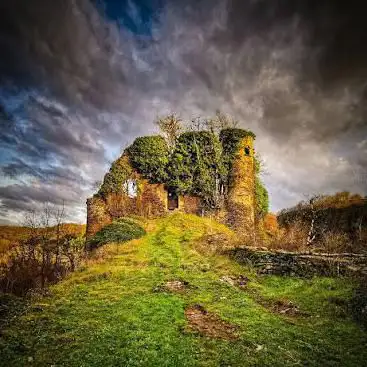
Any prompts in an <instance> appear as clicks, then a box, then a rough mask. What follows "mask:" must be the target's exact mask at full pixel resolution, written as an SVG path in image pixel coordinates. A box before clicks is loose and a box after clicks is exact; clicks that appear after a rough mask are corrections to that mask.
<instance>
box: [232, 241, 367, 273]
mask: <svg viewBox="0 0 367 367" xmlns="http://www.w3.org/2000/svg"><path fill="white" fill-rule="evenodd" d="M228 254H229V255H230V256H231V257H232V258H233V259H235V260H236V261H237V262H239V263H240V264H246V265H250V266H253V267H254V268H256V270H257V272H258V273H259V274H273V275H281V276H297V277H302V278H312V277H313V276H360V277H366V276H367V256H366V255H361V254H318V253H304V254H302V253H298V252H286V251H268V250H262V249H259V248H252V247H246V248H237V249H234V250H229V251H228Z"/></svg>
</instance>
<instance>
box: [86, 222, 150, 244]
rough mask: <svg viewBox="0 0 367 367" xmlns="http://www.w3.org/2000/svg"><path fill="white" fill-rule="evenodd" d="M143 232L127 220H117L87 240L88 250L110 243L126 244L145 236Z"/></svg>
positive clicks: (135, 224)
mask: <svg viewBox="0 0 367 367" xmlns="http://www.w3.org/2000/svg"><path fill="white" fill-rule="evenodd" d="M145 233H146V232H145V230H144V229H143V228H142V227H141V226H140V225H138V224H137V223H135V222H134V221H132V220H129V219H118V220H116V221H115V222H113V223H111V224H108V225H107V226H105V227H103V228H102V229H101V230H100V231H99V232H97V233H96V234H95V235H94V237H93V238H91V239H90V240H89V243H88V244H89V248H90V249H95V248H97V247H100V246H102V245H105V244H107V243H111V242H126V241H130V240H132V239H134V238H140V237H142V236H144V235H145Z"/></svg>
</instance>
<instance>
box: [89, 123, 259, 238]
mask: <svg viewBox="0 0 367 367" xmlns="http://www.w3.org/2000/svg"><path fill="white" fill-rule="evenodd" d="M254 138H255V136H254V134H253V133H251V132H248V131H246V130H242V129H226V130H225V131H224V132H223V131H222V132H221V134H220V136H218V137H215V136H214V135H213V134H212V133H209V132H207V131H205V132H191V133H184V134H182V135H181V136H180V137H179V138H178V145H177V146H176V148H174V150H173V151H172V150H171V151H170V150H169V149H168V147H167V146H166V143H165V141H164V139H163V138H162V137H160V136H150V137H142V138H137V139H136V141H135V142H134V143H133V144H132V145H131V146H130V147H129V148H127V149H126V150H125V151H124V153H123V154H122V156H121V157H120V158H118V159H117V160H116V161H115V162H114V163H113V164H112V166H111V169H110V171H109V172H108V173H107V174H106V175H105V178H104V182H103V184H102V186H101V188H100V190H99V191H98V193H96V194H95V195H94V196H93V197H91V198H89V199H88V200H87V237H88V238H90V237H91V236H93V235H94V234H95V233H96V232H97V231H99V230H100V229H101V228H102V227H103V226H105V225H107V224H109V223H111V222H112V221H113V220H115V219H117V218H121V217H128V216H134V215H137V216H143V217H147V218H154V217H159V216H163V215H167V214H169V213H172V212H177V211H178V212H185V213H192V214H197V215H204V216H211V217H213V218H216V219H217V220H219V221H221V222H223V223H225V224H227V225H229V226H230V227H232V228H233V229H234V230H235V231H237V232H238V233H239V234H241V235H246V234H248V233H250V232H252V231H253V230H254V226H255V221H256V195H255V180H256V168H255V158H254ZM179 144H181V146H180V145H179ZM185 144H186V145H185ZM211 157H213V158H211ZM210 159H212V161H213V162H215V164H214V163H212V161H211V160H210ZM222 163H223V164H222ZM202 167H204V168H202ZM221 167H224V169H223V170H222V171H223V172H224V173H222V171H221V172H219V171H220V169H221ZM200 169H201V170H202V171H200ZM201 172H203V173H201ZM218 172H219V173H218ZM206 187H207V188H208V189H206V192H204V191H205V190H204V189H205V188H206ZM209 189H210V190H212V191H213V194H211V191H210V190H209ZM208 190H209V191H208ZM207 192H209V194H208V193H207ZM208 203H209V204H208Z"/></svg>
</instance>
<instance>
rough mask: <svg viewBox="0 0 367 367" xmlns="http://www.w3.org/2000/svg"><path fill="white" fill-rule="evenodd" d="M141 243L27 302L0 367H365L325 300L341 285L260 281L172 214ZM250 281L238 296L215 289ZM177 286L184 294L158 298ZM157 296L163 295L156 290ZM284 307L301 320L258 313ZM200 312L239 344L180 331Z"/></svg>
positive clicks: (3, 345)
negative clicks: (233, 278) (286, 303)
mask: <svg viewBox="0 0 367 367" xmlns="http://www.w3.org/2000/svg"><path fill="white" fill-rule="evenodd" d="M148 227H149V228H148V234H147V235H146V236H144V237H143V238H140V239H138V240H133V241H130V242H128V243H125V244H124V246H114V245H109V246H108V247H107V248H105V251H107V252H109V254H110V258H109V259H108V260H105V261H103V262H100V263H95V264H91V265H90V266H88V267H87V268H85V269H84V270H81V271H79V272H76V273H74V274H72V275H70V276H69V277H68V278H67V279H65V280H64V281H62V282H61V283H59V284H58V285H56V286H53V287H52V288H51V291H52V296H50V297H43V298H40V299H38V300H35V301H33V303H32V305H31V308H30V309H29V311H28V312H27V313H25V314H23V315H22V316H19V317H18V318H17V319H16V320H14V321H12V322H11V323H10V325H9V326H8V327H7V329H6V330H5V331H3V335H2V338H1V339H0V351H1V359H0V365H4V366H23V365H27V366H28V365H32V366H50V365H53V366H159V367H162V366H297V365H298V366H305V365H307V366H363V365H365V364H366V361H367V347H366V345H367V334H366V332H364V331H363V330H362V329H361V328H360V327H359V326H358V325H357V324H355V323H354V322H353V321H352V320H351V318H350V317H349V316H348V315H347V314H346V313H345V312H344V310H343V309H342V308H341V307H340V306H337V305H336V304H335V303H333V302H330V297H333V298H334V299H335V298H337V299H340V300H348V299H349V298H350V296H351V293H352V289H353V284H352V283H351V282H350V281H348V280H346V279H330V278H314V279H311V280H302V279H295V278H280V277H273V276H265V277H258V276H256V274H255V273H254V272H253V271H252V270H251V269H248V268H245V267H242V266H240V265H239V264H237V263H235V262H233V261H232V260H230V259H229V258H227V257H224V256H219V255H215V254H213V253H210V252H209V253H206V254H204V253H203V251H202V250H203V243H202V237H203V236H206V235H213V234H215V233H223V232H225V233H228V232H229V230H228V229H226V228H225V227H224V226H222V225H220V224H217V223H215V222H213V221H210V220H209V219H203V218H198V217H195V216H189V215H182V214H175V215H171V216H169V217H167V218H163V219H159V220H156V221H153V222H150V223H149V224H148ZM239 274H244V275H246V276H247V277H249V278H250V283H249V285H248V288H247V289H245V290H241V289H238V288H236V287H233V286H230V285H228V284H227V283H224V282H222V281H220V278H221V277H222V276H223V275H239ZM174 279H184V280H186V281H187V282H189V284H190V287H188V289H187V290H186V291H185V292H184V293H182V294H173V293H169V292H164V291H162V290H161V289H162V288H161V287H160V285H162V284H163V283H164V282H166V281H168V280H174ZM159 289H160V290H159ZM278 299H287V300H290V301H292V302H294V303H295V304H297V306H298V307H299V308H300V310H302V311H303V312H305V313H308V316H298V317H293V318H291V317H287V316H284V315H279V314H274V313H272V312H271V311H270V310H269V309H267V308H265V307H264V306H262V304H264V303H263V302H264V301H267V302H272V301H275V300H278ZM197 303H199V304H201V305H203V306H204V307H205V308H206V309H208V310H209V311H211V312H215V313H216V314H217V315H219V316H220V317H221V318H222V319H224V320H226V321H229V322H231V323H233V324H235V325H237V326H238V328H239V336H240V337H239V339H238V340H235V341H225V340H218V339H212V338H209V337H205V336H202V335H198V334H195V333H190V332H188V331H187V328H186V326H187V325H186V320H185V316H184V310H185V307H186V306H188V305H192V304H197Z"/></svg>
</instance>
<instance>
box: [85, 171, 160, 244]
mask: <svg viewBox="0 0 367 367" xmlns="http://www.w3.org/2000/svg"><path fill="white" fill-rule="evenodd" d="M137 186H138V188H137V196H136V197H129V196H128V195H127V194H125V193H120V194H116V193H109V194H107V195H105V196H94V197H92V198H90V199H88V200H87V239H88V238H91V237H92V236H93V235H94V234H95V233H97V232H98V231H99V230H100V229H101V228H102V227H104V226H105V225H107V224H109V223H111V222H112V221H113V220H114V219H117V218H121V217H128V216H130V215H139V216H142V217H145V218H155V217H158V216H161V215H164V214H165V213H166V208H167V192H166V191H165V189H164V185H163V184H150V183H149V182H148V181H147V180H144V179H141V178H137Z"/></svg>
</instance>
